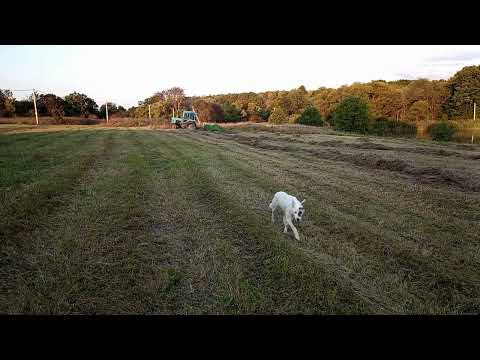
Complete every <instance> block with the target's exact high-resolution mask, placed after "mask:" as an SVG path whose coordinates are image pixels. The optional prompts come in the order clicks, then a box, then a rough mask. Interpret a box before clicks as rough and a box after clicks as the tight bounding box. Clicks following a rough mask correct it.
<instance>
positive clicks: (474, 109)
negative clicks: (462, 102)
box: [473, 101, 477, 121]
mask: <svg viewBox="0 0 480 360" xmlns="http://www.w3.org/2000/svg"><path fill="white" fill-rule="evenodd" d="M476 112H477V103H476V102H475V101H474V102H473V121H475V115H476Z"/></svg>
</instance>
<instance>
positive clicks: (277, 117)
mask: <svg viewBox="0 0 480 360" xmlns="http://www.w3.org/2000/svg"><path fill="white" fill-rule="evenodd" d="M268 121H269V122H271V123H272V124H282V123H286V122H288V114H287V113H286V112H285V110H283V109H282V108H281V107H276V108H275V110H274V111H273V112H272V115H270V117H269V118H268Z"/></svg>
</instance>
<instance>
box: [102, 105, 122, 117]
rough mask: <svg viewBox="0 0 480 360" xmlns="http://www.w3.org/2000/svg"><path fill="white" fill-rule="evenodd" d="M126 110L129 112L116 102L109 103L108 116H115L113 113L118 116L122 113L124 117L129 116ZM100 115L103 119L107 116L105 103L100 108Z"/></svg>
mask: <svg viewBox="0 0 480 360" xmlns="http://www.w3.org/2000/svg"><path fill="white" fill-rule="evenodd" d="M126 112H127V110H126V109H125V108H124V107H123V106H118V105H117V104H115V103H108V117H110V116H113V115H117V116H118V115H121V116H122V117H123V116H127V114H126ZM98 115H99V116H100V118H102V119H106V118H107V112H106V110H105V104H103V105H102V106H100V110H99V111H98Z"/></svg>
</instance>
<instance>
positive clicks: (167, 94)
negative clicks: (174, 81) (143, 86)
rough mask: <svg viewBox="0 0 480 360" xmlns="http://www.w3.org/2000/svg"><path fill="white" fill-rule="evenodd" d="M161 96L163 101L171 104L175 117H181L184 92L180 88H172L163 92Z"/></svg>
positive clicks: (184, 99)
mask: <svg viewBox="0 0 480 360" xmlns="http://www.w3.org/2000/svg"><path fill="white" fill-rule="evenodd" d="M159 96H160V97H161V96H163V98H164V100H165V101H166V102H167V103H168V104H171V107H172V108H173V109H174V110H175V116H180V115H181V113H180V112H181V109H182V108H183V106H184V105H185V101H186V98H185V92H184V90H183V89H182V88H179V87H172V88H170V89H166V90H163V91H162V92H161V93H160V95H159Z"/></svg>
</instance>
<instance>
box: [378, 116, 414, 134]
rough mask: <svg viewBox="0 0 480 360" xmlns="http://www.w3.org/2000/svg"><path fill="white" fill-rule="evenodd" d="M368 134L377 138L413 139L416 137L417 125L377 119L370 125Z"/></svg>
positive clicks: (381, 118)
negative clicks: (398, 137)
mask: <svg viewBox="0 0 480 360" xmlns="http://www.w3.org/2000/svg"><path fill="white" fill-rule="evenodd" d="M369 133H371V134H372V135H377V136H403V137H415V136H416V135H417V125H415V124H412V123H406V122H403V121H396V120H393V119H389V118H385V117H379V118H377V119H375V120H374V121H373V122H372V123H371V125H370V128H369Z"/></svg>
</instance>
